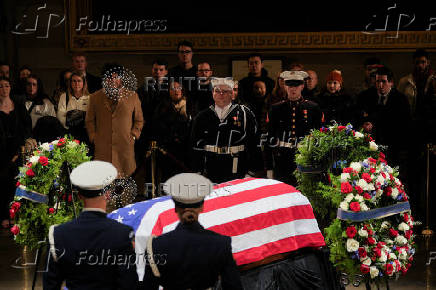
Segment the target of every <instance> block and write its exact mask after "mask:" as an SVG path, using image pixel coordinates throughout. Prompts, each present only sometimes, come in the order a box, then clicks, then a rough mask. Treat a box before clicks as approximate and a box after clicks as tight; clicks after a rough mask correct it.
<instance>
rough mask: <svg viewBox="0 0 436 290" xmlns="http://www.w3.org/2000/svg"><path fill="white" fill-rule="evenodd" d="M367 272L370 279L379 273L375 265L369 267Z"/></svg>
mask: <svg viewBox="0 0 436 290" xmlns="http://www.w3.org/2000/svg"><path fill="white" fill-rule="evenodd" d="M369 274H370V275H371V279H374V278H375V277H377V276H378V275H379V270H378V269H377V267H376V266H372V267H369Z"/></svg>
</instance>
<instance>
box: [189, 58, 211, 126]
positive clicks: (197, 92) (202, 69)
mask: <svg viewBox="0 0 436 290" xmlns="http://www.w3.org/2000/svg"><path fill="white" fill-rule="evenodd" d="M212 74H213V71H212V67H211V65H210V64H209V63H207V62H201V63H199V64H198V65H197V81H196V82H195V88H194V90H193V91H192V92H191V94H190V97H191V98H190V99H189V100H188V102H187V105H186V106H187V110H188V115H189V116H191V117H192V118H195V116H196V115H197V114H198V113H199V112H201V111H203V110H205V109H207V108H208V107H209V106H210V105H213V103H214V101H213V96H212V84H211V79H212Z"/></svg>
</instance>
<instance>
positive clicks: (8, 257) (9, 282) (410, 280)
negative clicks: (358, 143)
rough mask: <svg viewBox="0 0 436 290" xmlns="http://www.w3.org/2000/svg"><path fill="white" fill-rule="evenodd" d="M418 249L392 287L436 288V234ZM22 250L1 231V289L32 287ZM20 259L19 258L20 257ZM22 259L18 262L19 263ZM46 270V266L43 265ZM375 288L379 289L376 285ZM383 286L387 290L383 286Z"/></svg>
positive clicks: (38, 285)
mask: <svg viewBox="0 0 436 290" xmlns="http://www.w3.org/2000/svg"><path fill="white" fill-rule="evenodd" d="M417 246H418V251H417V253H416V257H415V260H414V263H413V266H412V268H411V269H410V271H409V273H408V274H407V276H405V277H401V278H400V279H399V280H398V281H391V282H390V289H399V290H406V289H407V290H409V289H410V290H415V289H435V290H436V236H433V237H432V238H430V239H429V240H428V243H426V242H425V239H424V238H422V237H418V238H417ZM431 251H434V252H435V253H434V254H433V256H434V257H435V260H434V261H432V262H431V264H430V265H429V266H426V263H427V261H428V257H429V253H430V252H431ZM21 253H22V249H21V248H20V247H19V246H17V245H16V244H15V243H14V241H13V237H12V234H10V233H9V232H8V231H7V230H3V229H2V230H0V257H1V258H0V259H1V260H0V261H1V262H0V290H12V289H23V290H27V289H32V281H33V274H34V266H27V267H21V268H20V265H19V264H22V263H21V259H20V257H22V254H21ZM17 259H18V260H17ZM27 259H28V263H29V264H32V263H33V262H34V256H32V255H28V256H27ZM17 262H18V263H17ZM40 269H41V271H42V270H43V269H44V268H43V265H41V267H40ZM36 282H37V283H36V287H35V289H42V274H41V273H39V275H38V276H37V281H36ZM350 289H365V286H364V285H360V286H359V287H354V286H352V285H348V286H347V290H350ZM373 289H376V288H375V287H374V288H373ZM381 289H386V287H383V288H381Z"/></svg>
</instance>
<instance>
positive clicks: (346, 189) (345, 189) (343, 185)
mask: <svg viewBox="0 0 436 290" xmlns="http://www.w3.org/2000/svg"><path fill="white" fill-rule="evenodd" d="M352 191H353V187H352V186H351V184H350V183H348V182H342V183H341V192H342V193H344V194H346V193H350V192H352Z"/></svg>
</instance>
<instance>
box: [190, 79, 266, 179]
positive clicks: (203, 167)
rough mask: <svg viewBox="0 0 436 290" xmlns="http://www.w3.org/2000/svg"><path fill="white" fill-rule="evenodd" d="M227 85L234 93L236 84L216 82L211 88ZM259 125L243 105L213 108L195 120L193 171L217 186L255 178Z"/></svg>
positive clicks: (219, 80) (224, 81) (192, 139)
mask: <svg viewBox="0 0 436 290" xmlns="http://www.w3.org/2000/svg"><path fill="white" fill-rule="evenodd" d="M223 84H226V85H228V86H229V87H230V89H231V90H233V85H234V83H233V81H231V80H226V79H214V80H212V85H213V86H217V85H223ZM256 132H257V124H256V119H255V117H254V114H253V112H252V111H251V110H250V109H249V108H248V107H246V106H244V105H239V104H233V103H230V104H228V105H227V106H226V107H225V108H219V107H218V106H216V105H212V106H210V107H209V108H207V109H206V110H203V111H201V112H200V113H199V114H198V115H197V117H196V118H195V120H194V123H193V127H192V135H191V142H192V148H193V169H194V170H195V171H197V172H201V173H202V174H203V175H205V176H206V177H208V178H209V179H210V180H212V181H213V182H216V183H220V182H224V181H229V180H233V179H237V178H243V177H244V176H245V175H246V174H247V173H248V172H249V171H250V172H252V174H250V175H253V174H254V171H255V167H256V163H255V160H254V158H252V157H253V156H255V153H256V146H257V145H258V142H257V141H256Z"/></svg>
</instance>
